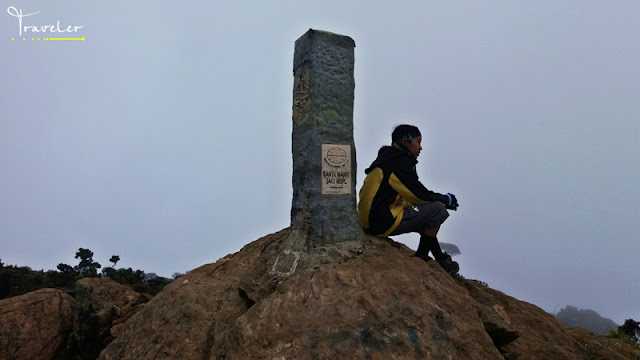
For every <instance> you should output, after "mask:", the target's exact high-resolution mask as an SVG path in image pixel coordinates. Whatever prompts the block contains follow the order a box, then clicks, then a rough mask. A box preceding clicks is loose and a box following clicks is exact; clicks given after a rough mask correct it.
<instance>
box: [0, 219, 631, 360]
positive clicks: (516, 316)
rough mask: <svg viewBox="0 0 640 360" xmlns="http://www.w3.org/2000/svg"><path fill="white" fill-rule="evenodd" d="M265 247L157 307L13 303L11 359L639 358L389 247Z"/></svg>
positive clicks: (92, 296)
mask: <svg viewBox="0 0 640 360" xmlns="http://www.w3.org/2000/svg"><path fill="white" fill-rule="evenodd" d="M306 240H307V239H306V238H305V235H304V232H303V231H297V230H296V229H285V230H282V231H280V232H278V233H275V234H271V235H268V236H265V237H263V238H261V239H259V240H257V241H254V242H252V243H250V244H248V245H247V246H245V247H244V248H243V249H242V250H241V251H239V252H237V253H235V254H232V255H228V256H226V257H224V258H222V259H220V260H218V261H217V262H215V263H213V264H207V265H204V266H201V267H199V268H197V269H195V270H193V271H191V272H189V273H188V274H186V275H184V276H182V277H179V278H178V279H176V280H175V281H174V282H172V283H171V284H170V285H168V286H167V287H165V288H164V289H163V290H162V291H161V292H160V293H159V294H158V295H156V296H155V297H153V298H151V297H150V296H146V295H143V294H139V293H137V292H135V291H133V290H131V289H130V288H128V287H126V286H124V285H120V284H117V283H115V282H113V281H111V280H109V279H107V278H102V279H88V278H85V279H81V280H79V281H78V282H77V283H76V290H75V292H74V293H75V294H74V295H75V299H74V298H72V297H71V296H70V295H69V294H65V293H63V292H60V291H58V290H53V289H43V290H38V291H35V292H32V293H29V294H25V295H22V296H16V297H13V298H9V299H5V300H2V301H0V316H1V317H0V359H44V360H47V359H54V360H59V359H74V360H75V359H95V358H96V357H97V358H99V359H103V360H116V359H117V360H121V359H127V360H129V359H133V360H136V359H140V360H148V359H198V360H199V359H202V360H208V359H243V360H244V359H268V360H283V359H296V360H297V359H474V360H476V359H519V360H527V359H536V360H539V359H543V360H546V359H584V360H587V359H589V360H591V359H640V350H639V349H638V348H637V347H634V346H631V345H629V344H627V343H625V342H623V341H621V340H619V339H614V338H608V337H603V336H598V335H595V334H593V333H591V332H589V331H587V330H584V329H578V328H573V329H567V328H565V327H564V326H563V325H562V324H561V323H560V322H559V321H558V320H556V318H555V317H554V316H552V315H550V314H548V313H546V312H545V311H543V310H542V309H540V308H538V307H536V306H534V305H532V304H529V303H526V302H523V301H520V300H517V299H515V298H513V297H510V296H507V295H505V294H503V293H501V292H499V291H496V290H493V289H491V288H489V287H487V286H486V284H484V283H481V282H478V281H475V280H468V279H464V278H462V277H451V276H449V275H448V274H447V273H445V272H444V271H443V270H442V269H441V268H440V267H439V265H438V264H437V263H436V262H434V261H430V262H424V261H422V260H420V259H418V258H415V257H412V256H411V255H412V253H413V251H412V250H411V249H409V248H407V247H406V246H404V245H402V244H399V243H397V242H394V241H392V240H390V239H380V238H376V237H366V238H365V240H364V241H353V242H348V241H347V242H341V243H338V244H332V245H331V246H327V247H321V246H316V247H310V246H309V245H308V242H307V241H306Z"/></svg>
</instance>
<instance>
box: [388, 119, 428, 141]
mask: <svg viewBox="0 0 640 360" xmlns="http://www.w3.org/2000/svg"><path fill="white" fill-rule="evenodd" d="M418 137H422V135H421V134H420V130H418V128H417V127H416V126H413V125H406V124H403V125H398V126H396V128H395V129H393V132H392V133H391V142H392V143H401V142H402V140H409V141H411V140H413V139H415V138H418Z"/></svg>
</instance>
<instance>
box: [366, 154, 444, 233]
mask: <svg viewBox="0 0 640 360" xmlns="http://www.w3.org/2000/svg"><path fill="white" fill-rule="evenodd" d="M417 163H418V160H416V159H415V158H414V157H413V156H412V155H411V153H409V152H408V151H406V150H404V149H396V148H393V147H391V146H383V147H382V148H381V149H380V151H378V158H377V159H375V160H374V161H373V163H372V164H371V166H369V168H367V169H366V170H365V171H364V172H365V174H367V177H366V178H365V179H364V185H362V189H360V202H359V203H358V213H359V215H360V224H361V225H362V228H363V229H364V230H365V231H366V232H367V233H369V234H373V235H378V236H388V235H389V234H391V232H393V230H395V228H396V227H397V226H398V224H399V223H400V221H401V220H402V213H403V209H404V208H405V207H407V206H412V205H417V204H425V203H428V202H432V201H440V202H442V203H444V204H447V203H448V202H449V198H448V197H447V196H446V195H443V194H439V193H436V192H433V191H431V190H428V189H427V188H426V187H424V185H422V183H420V181H419V180H418V174H417V173H416V164H417Z"/></svg>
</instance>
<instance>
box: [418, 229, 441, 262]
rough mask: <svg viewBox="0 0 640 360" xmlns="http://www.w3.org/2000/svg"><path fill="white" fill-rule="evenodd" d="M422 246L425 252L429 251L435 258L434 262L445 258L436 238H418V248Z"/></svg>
mask: <svg viewBox="0 0 640 360" xmlns="http://www.w3.org/2000/svg"><path fill="white" fill-rule="evenodd" d="M423 244H424V248H425V250H426V251H427V252H429V251H431V253H432V254H433V257H434V258H436V260H440V259H442V258H444V257H445V256H444V253H442V249H441V248H440V243H439V242H438V238H435V237H429V236H424V235H422V236H421V237H420V247H422V246H423ZM420 247H418V250H420Z"/></svg>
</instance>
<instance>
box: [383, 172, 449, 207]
mask: <svg viewBox="0 0 640 360" xmlns="http://www.w3.org/2000/svg"><path fill="white" fill-rule="evenodd" d="M399 165H400V166H398V167H396V168H395V169H394V171H393V172H392V173H391V175H390V176H389V185H391V187H392V188H393V189H394V190H395V191H397V192H398V194H400V196H402V197H403V198H405V199H407V200H409V201H410V202H411V203H413V204H424V203H428V202H433V201H440V202H441V203H443V204H445V205H447V206H448V205H449V202H450V200H449V199H450V198H449V197H448V196H447V195H443V194H440V193H437V192H434V191H431V190H429V189H427V188H426V187H425V186H424V185H422V183H421V182H420V180H418V176H417V175H416V173H415V171H413V167H412V166H411V165H410V164H409V163H408V162H407V163H406V164H405V163H401V164H399Z"/></svg>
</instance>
